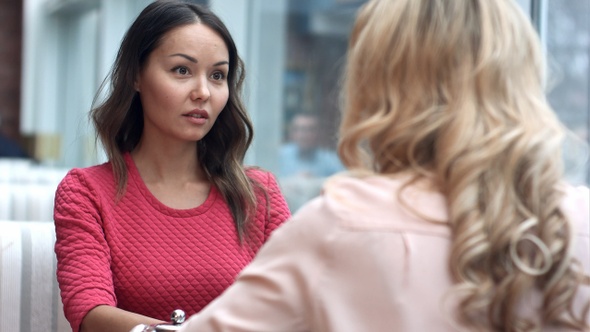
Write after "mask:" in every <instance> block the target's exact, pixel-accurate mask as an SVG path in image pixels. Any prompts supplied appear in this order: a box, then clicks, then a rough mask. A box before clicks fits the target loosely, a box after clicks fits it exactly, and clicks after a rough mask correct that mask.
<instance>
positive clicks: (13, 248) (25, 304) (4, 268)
mask: <svg viewBox="0 0 590 332" xmlns="http://www.w3.org/2000/svg"><path fill="white" fill-rule="evenodd" d="M54 243H55V228H54V225H53V223H51V222H46V221H41V222H36V221H24V222H18V221H0V249H1V252H0V332H9V331H10V332H12V331H20V332H37V331H50V332H66V331H71V328H70V325H69V323H68V322H67V320H66V319H65V317H64V314H63V307H62V303H61V298H60V293H59V287H58V284H57V279H56V274H55V273H56V271H55V269H56V258H55V253H54V249H53V246H54Z"/></svg>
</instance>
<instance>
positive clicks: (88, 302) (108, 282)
mask: <svg viewBox="0 0 590 332" xmlns="http://www.w3.org/2000/svg"><path fill="white" fill-rule="evenodd" d="M125 158H126V161H127V166H128V169H129V181H128V185H127V191H126V193H125V195H124V196H123V197H122V198H121V199H120V200H119V201H116V200H115V199H114V197H115V193H116V184H115V181H114V177H113V173H112V170H111V166H110V164H109V163H106V164H102V165H99V166H93V167H88V168H83V169H73V170H71V171H70V172H69V173H68V174H67V175H66V177H65V178H64V179H63V180H62V182H61V183H60V185H59V186H58V189H57V192H56V198H55V212H54V219H55V226H56V237H57V239H56V244H55V252H56V255H57V259H58V267H57V277H58V281H59V285H60V289H61V296H62V301H63V303H64V311H65V315H66V318H67V319H68V320H69V322H70V324H71V325H72V329H73V331H74V332H77V331H78V330H79V326H80V323H81V321H82V319H83V318H84V316H85V315H86V314H87V313H88V311H90V310H91V309H92V308H94V307H96V306H97V305H101V304H106V305H111V306H117V307H119V308H122V309H125V310H129V311H132V312H136V313H139V314H143V315H146V316H150V317H154V318H157V319H162V320H169V315H170V313H171V312H172V311H173V310H174V309H183V310H185V312H186V313H187V315H191V314H194V313H196V312H198V311H199V310H201V308H203V307H204V306H205V305H207V304H208V303H209V302H211V301H212V300H213V299H214V298H215V297H217V296H218V295H219V294H221V292H223V291H224V290H225V289H226V288H227V287H228V286H229V285H230V284H232V283H233V282H234V280H235V277H236V276H237V275H238V273H239V272H240V271H241V270H242V269H243V268H244V266H246V265H247V264H248V263H249V262H250V261H251V260H252V258H253V257H254V255H255V254H256V252H257V251H258V249H259V248H260V246H261V245H262V244H263V243H264V242H265V241H266V239H267V238H268V237H269V236H270V234H271V232H272V231H273V230H275V229H276V228H277V227H278V226H279V225H280V224H281V223H283V222H284V221H285V220H286V219H287V218H288V217H289V216H290V212H289V209H288V207H287V204H286V202H285V200H284V198H283V196H282V194H281V192H280V190H279V187H278V185H277V182H276V180H275V178H274V177H273V176H272V175H271V174H270V173H268V172H264V171H261V170H254V169H252V170H249V171H248V175H249V176H250V177H251V178H253V179H255V180H257V181H258V182H259V183H260V184H262V185H263V186H264V187H265V188H266V190H267V193H268V198H269V200H268V202H269V204H268V205H267V201H266V198H265V196H264V195H263V194H262V193H259V195H258V202H259V204H258V207H257V213H256V216H255V220H254V226H255V227H253V230H252V232H253V236H252V240H251V241H250V243H249V245H240V243H239V241H238V239H237V232H236V229H235V226H234V223H233V219H232V216H231V213H230V210H229V207H228V206H227V204H226V203H225V201H224V199H223V198H222V196H221V194H220V192H219V191H218V190H217V189H216V188H215V187H212V188H211V191H210V193H209V196H208V198H207V199H206V201H205V202H204V203H203V204H202V205H200V206H198V207H196V208H194V209H187V210H176V209H172V208H170V207H167V206H165V205H164V204H162V203H161V202H160V201H158V200H157V199H156V198H155V197H154V196H153V195H152V194H151V193H150V191H149V190H148V188H147V187H146V186H145V184H144V183H143V181H142V180H141V177H140V175H139V172H138V171H137V168H136V167H135V164H134V163H133V160H132V159H131V157H130V156H129V155H126V156H125ZM269 209H270V210H269Z"/></svg>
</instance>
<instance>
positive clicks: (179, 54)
mask: <svg viewBox="0 0 590 332" xmlns="http://www.w3.org/2000/svg"><path fill="white" fill-rule="evenodd" d="M169 56H170V57H173V56H179V57H183V58H185V59H187V60H188V61H190V62H194V63H198V62H199V61H198V60H197V59H195V58H193V57H192V56H190V55H186V54H183V53H175V54H171V55H169ZM223 65H229V61H227V60H223V61H219V62H216V63H215V64H214V65H213V66H215V67H217V66H223Z"/></svg>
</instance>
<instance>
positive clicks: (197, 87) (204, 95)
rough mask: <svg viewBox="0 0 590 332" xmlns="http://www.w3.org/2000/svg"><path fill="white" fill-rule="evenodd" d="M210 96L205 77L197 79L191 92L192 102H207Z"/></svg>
mask: <svg viewBox="0 0 590 332" xmlns="http://www.w3.org/2000/svg"><path fill="white" fill-rule="evenodd" d="M210 96H211V91H209V84H208V81H207V78H206V77H197V78H196V79H195V82H194V85H193V88H192V90H191V99H192V100H198V99H201V100H207V99H209V97H210Z"/></svg>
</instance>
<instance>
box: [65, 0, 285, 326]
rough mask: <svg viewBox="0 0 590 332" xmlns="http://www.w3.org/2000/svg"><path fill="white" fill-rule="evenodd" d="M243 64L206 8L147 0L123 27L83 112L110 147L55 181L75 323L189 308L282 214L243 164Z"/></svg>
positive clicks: (127, 320) (224, 281)
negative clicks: (107, 84)
mask: <svg viewBox="0 0 590 332" xmlns="http://www.w3.org/2000/svg"><path fill="white" fill-rule="evenodd" d="M243 78H244V71H243V65H242V62H241V60H240V58H239V57H238V54H237V50H236V47H235V44H234V42H233V40H232V38H231V36H230V34H229V32H228V31H227V29H226V27H225V26H224V24H223V23H222V22H221V21H220V20H219V18H218V17H217V16H216V15H214V14H213V13H211V12H210V11H208V10H207V9H205V8H203V7H200V6H197V5H194V4H189V3H185V2H180V1H156V2H154V3H152V4H150V5H149V6H148V7H146V8H145V9H144V10H143V11H142V13H141V14H140V15H139V16H138V18H137V19H136V20H135V22H134V23H133V25H132V26H131V27H130V29H129V30H128V32H127V34H126V36H125V38H124V40H123V42H122V45H121V47H120V50H119V53H118V55H117V59H116V61H115V64H114V67H113V70H112V73H111V77H110V79H111V89H110V91H111V92H110V94H109V95H108V97H107V98H106V99H105V100H104V101H103V102H102V103H100V104H98V105H97V106H96V107H94V108H93V110H92V112H91V116H92V120H93V122H94V125H95V127H96V130H97V133H98V136H99V138H100V140H101V142H102V143H103V146H104V148H105V150H106V153H107V156H108V159H109V161H108V162H107V163H105V164H102V165H98V166H94V167H89V168H83V169H73V170H72V171H70V172H69V174H68V175H67V176H66V177H65V178H64V180H63V181H62V182H61V184H60V185H59V187H58V190H57V195H56V201H55V224H56V233H57V242H56V246H55V251H56V254H57V259H58V270H57V275H58V281H59V284H60V288H61V296H62V301H63V304H64V311H65V314H66V317H67V318H68V320H69V321H70V324H71V326H72V329H73V331H74V332H77V331H84V332H86V331H109V332H116V331H128V330H129V329H130V328H131V327H132V326H134V325H136V324H139V323H146V324H152V323H157V322H161V321H167V320H168V317H169V315H170V313H171V312H172V311H173V310H174V309H177V308H180V309H183V310H185V311H186V312H187V314H192V313H196V312H198V311H199V310H200V309H201V308H203V307H204V306H205V305H206V304H208V303H209V302H210V301H212V300H213V299H215V298H216V297H217V296H218V295H219V294H220V293H221V292H223V291H224V290H225V289H226V288H227V287H228V286H229V285H230V284H231V283H232V282H233V281H234V279H235V277H236V276H237V274H238V273H239V272H240V271H241V270H242V268H243V267H244V266H245V265H246V264H248V263H249V262H250V261H251V260H252V258H253V257H254V255H255V254H256V252H257V251H258V249H259V248H260V246H261V245H262V244H263V243H264V242H265V241H266V239H267V238H268V237H269V235H270V233H271V232H272V231H273V230H274V229H276V228H277V227H278V226H279V225H280V224H281V223H283V222H284V221H285V220H286V219H287V218H288V217H289V216H290V213H289V210H288V207H287V205H286V203H285V201H284V198H283V197H282V194H281V192H280V190H279V188H278V185H277V183H276V181H275V179H274V177H273V176H272V175H271V174H270V173H268V172H264V171H262V170H260V169H256V168H246V167H244V166H243V158H244V154H245V153H246V150H247V148H248V147H249V145H250V143H251V140H252V125H251V122H250V120H249V118H248V115H247V113H246V111H245V109H244V107H243V105H242V102H241V100H240V92H241V86H242V82H243Z"/></svg>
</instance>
